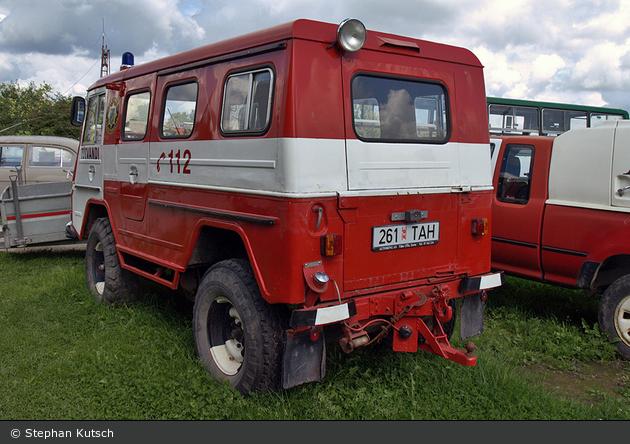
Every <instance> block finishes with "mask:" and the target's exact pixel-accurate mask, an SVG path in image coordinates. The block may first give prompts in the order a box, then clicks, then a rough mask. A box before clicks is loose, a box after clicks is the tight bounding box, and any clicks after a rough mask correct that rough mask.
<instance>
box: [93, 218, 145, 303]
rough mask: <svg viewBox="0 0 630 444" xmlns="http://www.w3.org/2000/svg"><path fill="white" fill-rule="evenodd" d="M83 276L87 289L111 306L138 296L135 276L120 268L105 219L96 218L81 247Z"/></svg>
mask: <svg viewBox="0 0 630 444" xmlns="http://www.w3.org/2000/svg"><path fill="white" fill-rule="evenodd" d="M85 276H86V279H87V285H88V289H89V290H90V292H91V293H92V294H93V295H94V296H96V299H97V300H98V301H99V302H106V303H108V304H112V305H119V304H128V303H131V302H134V301H135V300H136V299H137V296H138V281H139V279H138V276H137V275H135V274H133V273H131V272H129V271H127V270H123V269H122V267H121V266H120V261H119V260H118V253H117V252H116V241H115V240H114V234H113V233H112V227H111V224H110V222H109V219H108V218H106V217H101V218H100V219H96V221H94V224H93V225H92V228H91V229H90V234H89V236H88V241H87V244H86V249H85Z"/></svg>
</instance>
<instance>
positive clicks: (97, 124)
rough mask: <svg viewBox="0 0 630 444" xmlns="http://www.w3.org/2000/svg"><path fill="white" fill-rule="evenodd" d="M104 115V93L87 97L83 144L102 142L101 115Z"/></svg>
mask: <svg viewBox="0 0 630 444" xmlns="http://www.w3.org/2000/svg"><path fill="white" fill-rule="evenodd" d="M104 115H105V94H99V95H97V96H92V97H90V98H89V99H88V104H87V117H86V119H85V128H84V130H83V144H84V145H94V144H97V143H102V142H103V116H104Z"/></svg>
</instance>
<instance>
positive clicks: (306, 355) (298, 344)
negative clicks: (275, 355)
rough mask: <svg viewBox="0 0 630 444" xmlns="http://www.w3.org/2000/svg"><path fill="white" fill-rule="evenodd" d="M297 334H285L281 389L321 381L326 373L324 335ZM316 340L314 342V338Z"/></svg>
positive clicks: (319, 333)
mask: <svg viewBox="0 0 630 444" xmlns="http://www.w3.org/2000/svg"><path fill="white" fill-rule="evenodd" d="M316 331H317V332H318V334H317V335H312V334H311V331H310V330H308V331H305V332H301V333H298V334H291V333H286V342H285V349H284V357H283V362H282V387H283V388H285V389H288V388H291V387H295V386H296V385H300V384H304V383H306V382H315V381H319V380H321V379H322V378H323V377H324V375H325V373H326V343H325V339H324V333H323V332H320V331H319V330H316ZM315 336H317V338H316V339H315V340H314V337H315Z"/></svg>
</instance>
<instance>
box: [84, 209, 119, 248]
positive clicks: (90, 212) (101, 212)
mask: <svg viewBox="0 0 630 444" xmlns="http://www.w3.org/2000/svg"><path fill="white" fill-rule="evenodd" d="M101 217H107V218H109V220H110V223H112V220H111V217H110V216H109V208H108V207H107V204H106V203H105V202H102V201H88V203H87V204H86V206H85V216H84V217H83V225H82V226H81V230H80V233H81V235H80V238H81V239H87V238H88V236H89V235H90V229H91V228H92V225H93V224H94V221H96V219H99V218H101ZM112 228H113V225H112ZM114 236H116V234H115V231H114Z"/></svg>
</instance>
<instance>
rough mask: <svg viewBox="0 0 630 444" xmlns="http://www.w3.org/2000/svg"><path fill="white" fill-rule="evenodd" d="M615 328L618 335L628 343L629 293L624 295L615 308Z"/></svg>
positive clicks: (629, 328) (629, 319)
mask: <svg viewBox="0 0 630 444" xmlns="http://www.w3.org/2000/svg"><path fill="white" fill-rule="evenodd" d="M615 328H616V329H617V333H619V337H620V338H621V339H622V340H623V341H624V342H625V343H626V344H628V345H630V295H629V296H626V297H625V298H624V299H623V300H622V301H621V303H620V304H619V305H617V309H616V310H615Z"/></svg>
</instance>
